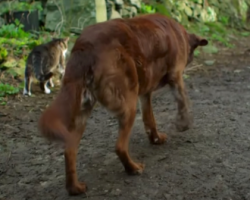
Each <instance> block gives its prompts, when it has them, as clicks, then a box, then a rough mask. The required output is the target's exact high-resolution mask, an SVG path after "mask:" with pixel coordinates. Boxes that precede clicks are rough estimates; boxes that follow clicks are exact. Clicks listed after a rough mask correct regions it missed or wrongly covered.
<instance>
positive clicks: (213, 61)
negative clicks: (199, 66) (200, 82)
mask: <svg viewBox="0 0 250 200" xmlns="http://www.w3.org/2000/svg"><path fill="white" fill-rule="evenodd" d="M204 63H205V64H206V65H213V64H214V63H215V60H205V61H204Z"/></svg>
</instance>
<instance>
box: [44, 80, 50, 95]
mask: <svg viewBox="0 0 250 200" xmlns="http://www.w3.org/2000/svg"><path fill="white" fill-rule="evenodd" d="M44 92H45V93H46V94H50V89H49V88H48V87H47V84H46V83H45V84H44Z"/></svg>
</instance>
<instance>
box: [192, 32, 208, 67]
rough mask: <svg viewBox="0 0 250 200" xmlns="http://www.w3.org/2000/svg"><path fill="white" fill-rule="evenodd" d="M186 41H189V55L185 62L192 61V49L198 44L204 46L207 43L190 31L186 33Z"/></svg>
mask: <svg viewBox="0 0 250 200" xmlns="http://www.w3.org/2000/svg"><path fill="white" fill-rule="evenodd" d="M188 43H189V55H188V62H187V64H189V63H191V62H192V60H193V57H194V50H195V49H196V48H197V47H198V46H206V45H207V44H208V41H207V40H206V39H204V38H201V37H200V36H197V35H195V34H193V33H192V34H188Z"/></svg>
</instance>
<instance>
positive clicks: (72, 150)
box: [64, 103, 95, 195]
mask: <svg viewBox="0 0 250 200" xmlns="http://www.w3.org/2000/svg"><path fill="white" fill-rule="evenodd" d="M94 105H95V103H93V104H92V105H90V104H89V105H87V106H85V107H84V110H82V112H81V115H80V116H79V117H78V118H77V120H76V125H75V129H74V130H73V131H72V134H75V136H76V143H75V146H74V147H72V146H71V147H66V148H65V151H64V157H65V170H66V189H67V191H68V193H69V194H70V195H78V194H81V193H84V192H86V189H87V186H86V184H85V183H81V182H79V181H78V178H77V172H76V157H77V153H78V146H79V143H80V140H81V137H82V135H83V132H84V130H85V127H86V122H87V119H88V117H89V116H90V114H91V111H92V109H93V107H94Z"/></svg>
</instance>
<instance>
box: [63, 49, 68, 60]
mask: <svg viewBox="0 0 250 200" xmlns="http://www.w3.org/2000/svg"><path fill="white" fill-rule="evenodd" d="M66 55H67V49H65V50H63V56H64V58H65V57H66Z"/></svg>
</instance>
